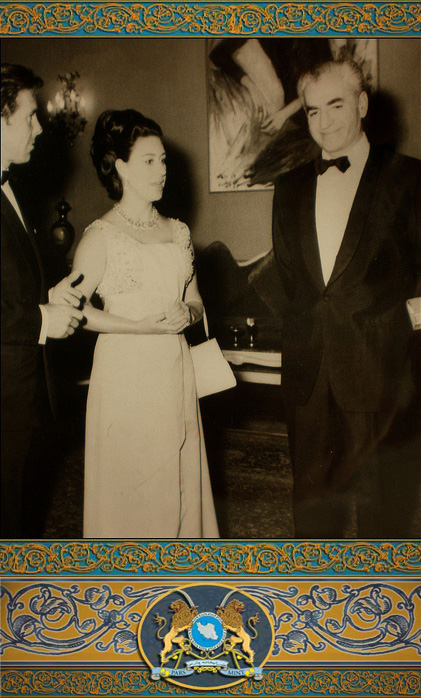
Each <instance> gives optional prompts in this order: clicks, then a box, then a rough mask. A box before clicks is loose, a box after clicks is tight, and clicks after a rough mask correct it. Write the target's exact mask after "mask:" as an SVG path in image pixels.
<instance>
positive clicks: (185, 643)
mask: <svg viewBox="0 0 421 698" xmlns="http://www.w3.org/2000/svg"><path fill="white" fill-rule="evenodd" d="M164 599H165V601H164V600H162V601H160V602H158V603H156V604H154V606H155V609H156V610H155V612H154V613H153V612H152V609H150V610H149V611H148V613H147V614H146V616H145V618H144V619H143V621H142V623H141V628H140V631H139V639H140V646H141V649H142V653H143V654H144V656H145V658H146V659H147V661H148V663H150V664H151V668H152V671H151V678H152V679H153V680H159V679H166V680H169V681H171V682H173V683H177V684H179V685H183V686H188V687H190V688H194V687H197V688H200V689H202V688H209V689H211V688H212V689H214V688H218V687H226V686H228V685H232V684H233V683H237V682H238V681H241V680H245V679H254V680H259V679H261V678H263V674H262V665H263V662H264V661H266V659H267V657H268V655H269V654H270V650H271V648H272V644H273V632H272V626H271V624H270V619H269V617H268V616H267V614H266V612H265V610H264V608H263V607H261V606H260V605H259V604H258V602H257V601H255V600H254V599H252V598H251V597H249V596H248V595H246V594H244V593H243V592H241V591H240V590H238V589H233V588H227V587H223V586H222V585H210V584H202V585H194V586H191V587H183V588H179V589H177V590H174V591H172V592H171V593H170V594H167V595H166V596H165V597H164ZM152 623H153V624H152ZM153 626H154V627H153ZM151 634H152V635H153V639H152V638H151ZM257 640H258V642H257V643H256V641H257ZM146 646H148V651H147V652H146ZM152 646H153V648H154V653H155V657H156V658H157V659H158V661H157V662H156V661H153V662H151V658H152V657H151V654H152V652H151V651H150V650H151V649H152ZM255 646H256V648H257V652H256V649H255ZM262 647H263V648H265V649H266V651H264V652H263V653H262ZM257 655H258V656H257ZM256 659H257V660H258V661H257V662H256Z"/></svg>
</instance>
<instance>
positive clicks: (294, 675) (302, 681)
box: [1, 668, 421, 698]
mask: <svg viewBox="0 0 421 698" xmlns="http://www.w3.org/2000/svg"><path fill="white" fill-rule="evenodd" d="M1 689H2V695H4V696H21V695H30V696H31V698H36V697H37V696H44V695H53V694H54V695H55V696H93V695H96V696H98V695H101V696H113V697H114V696H150V695H154V696H157V695H158V696H159V695H163V696H165V695H183V696H197V695H198V694H197V691H195V692H193V691H186V689H181V688H178V687H177V686H171V685H169V684H168V683H166V682H165V681H156V682H155V681H154V682H153V681H151V680H150V672H148V671H146V670H143V669H142V670H139V669H136V668H128V669H127V670H123V671H122V670H114V671H113V670H96V671H89V670H83V669H82V670H81V669H25V670H24V671H22V670H19V669H8V670H5V671H4V673H3V677H2V683H1ZM420 693H421V672H420V671H418V670H416V669H411V670H406V671H400V670H393V669H388V670H385V669H371V668H370V669H366V668H363V669H346V668H344V669H334V670H329V669H297V668H294V669H292V668H291V669H280V670H272V671H267V672H265V674H264V676H263V679H262V681H260V682H259V684H258V685H256V683H255V682H254V683H253V682H252V681H247V682H245V683H241V684H239V685H237V686H233V687H231V688H229V689H227V690H223V691H220V690H219V691H207V692H206V695H207V696H218V697H219V698H223V697H224V696H244V695H247V696H253V695H256V696H257V695H258V696H277V697H278V696H279V697H281V696H290V697H291V696H298V695H305V696H308V697H309V698H311V697H312V696H322V697H323V696H327V695H331V696H354V697H355V698H357V697H358V696H371V695H373V696H374V695H375V696H419V695H420Z"/></svg>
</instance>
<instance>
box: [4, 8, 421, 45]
mask: <svg viewBox="0 0 421 698" xmlns="http://www.w3.org/2000/svg"><path fill="white" fill-rule="evenodd" d="M420 31H421V4H420V3H411V2H393V3H390V2H388V3H384V2H371V3H367V2H338V1H336V2H323V3H317V2H295V3H292V2H268V3H266V2H254V3H253V2H235V1H234V2H231V3H229V4H225V3H223V2H219V3H218V2H209V3H208V2H201V1H200V0H199V1H198V2H195V3H178V2H137V3H133V2H60V3H59V2H40V3H35V2H28V3H25V2H19V3H15V2H13V3H9V2H1V3H0V35H2V36H21V37H22V36H31V37H36V36H38V37H40V36H44V37H52V36H67V37H68V36H98V37H99V36H100V37H108V36H111V37H112V36H114V37H146V36H160V37H168V36H186V37H190V36H200V37H205V36H227V35H228V36H239V35H248V36H274V35H277V36H290V35H292V34H295V35H297V34H298V35H300V34H305V35H306V36H320V35H331V36H341V35H347V36H358V37H364V36H373V35H374V34H375V33H376V32H377V34H379V35H382V36H419V35H420Z"/></svg>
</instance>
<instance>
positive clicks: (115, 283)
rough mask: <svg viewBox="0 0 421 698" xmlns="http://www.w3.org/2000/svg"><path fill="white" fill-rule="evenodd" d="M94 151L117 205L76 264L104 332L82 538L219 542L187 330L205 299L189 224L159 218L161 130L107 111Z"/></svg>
mask: <svg viewBox="0 0 421 698" xmlns="http://www.w3.org/2000/svg"><path fill="white" fill-rule="evenodd" d="M91 155H92V159H93V162H94V165H95V167H96V170H97V174H98V176H99V179H100V181H101V182H102V183H103V184H104V186H105V187H106V189H107V191H108V195H109V196H110V198H111V199H113V200H114V201H116V202H118V203H116V204H115V205H114V206H113V208H111V210H109V211H108V212H107V213H105V215H103V216H102V218H100V219H98V220H95V221H94V222H93V223H92V224H91V225H90V226H89V227H88V228H87V229H86V230H85V232H84V235H83V236H82V239H81V241H80V243H79V245H78V248H77V250H76V254H75V259H74V268H75V269H77V270H79V271H80V272H81V274H83V280H82V281H81V283H80V286H79V288H80V289H81V290H82V292H83V294H84V295H85V297H86V298H87V299H88V301H89V300H90V298H91V296H92V294H93V293H94V292H95V291H97V292H98V294H99V295H100V296H101V298H102V301H103V310H99V309H97V308H94V307H93V306H92V305H91V304H90V303H87V304H86V306H85V310H84V314H85V317H86V321H87V322H86V328H87V329H91V330H94V331H96V332H99V336H98V340H97V344H96V348H95V354H94V362H93V367H92V374H91V380H90V386H89V394H88V403H87V419H86V447H85V501H84V536H85V537H87V538H106V537H113V538H114V537H119V538H133V537H135V538H161V537H163V538H177V537H178V538H214V537H217V536H218V528H217V523H216V518H215V511H214V505H213V499H212V490H211V485H210V479H209V472H208V465H207V459H206V452H205V447H204V440H203V433H202V425H201V418H200V411H199V405H198V399H197V395H196V388H195V381H194V371H193V365H192V361H191V358H190V352H189V348H188V346H187V343H186V340H185V338H184V335H183V330H184V329H185V328H186V327H187V326H188V325H190V324H192V323H194V322H197V321H198V320H199V319H200V318H201V317H202V314H203V305H202V301H201V298H200V294H199V291H198V287H197V281H196V277H195V273H194V266H193V248H192V243H191V239H190V233H189V230H188V228H187V226H186V225H185V224H184V223H181V222H180V221H178V220H174V219H169V218H165V217H163V216H161V215H160V214H159V213H158V212H157V210H156V208H155V207H154V205H153V202H154V201H157V200H159V199H160V198H161V196H162V192H163V188H164V184H165V177H166V165H165V150H164V146H163V143H162V132H161V129H160V127H159V126H158V125H157V124H156V123H155V122H153V121H152V120H150V119H147V118H145V117H144V116H143V115H142V114H140V113H139V112H137V111H134V110H124V111H107V112H104V113H103V114H101V116H100V117H99V119H98V121H97V124H96V128H95V133H94V136H93V140H92V148H91Z"/></svg>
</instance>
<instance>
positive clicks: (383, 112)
mask: <svg viewBox="0 0 421 698" xmlns="http://www.w3.org/2000/svg"><path fill="white" fill-rule="evenodd" d="M369 98H370V106H369V110H368V114H367V117H366V119H365V122H364V127H365V131H366V133H367V137H368V140H369V141H370V143H372V144H373V145H386V146H390V147H391V148H394V149H395V150H399V144H400V142H401V141H402V138H403V136H404V135H405V134H404V132H403V131H404V128H403V124H402V115H401V112H400V110H399V105H398V103H397V102H396V100H395V99H394V98H393V96H392V95H391V94H389V93H388V92H382V91H381V90H379V91H377V92H373V93H372V94H370V95H369Z"/></svg>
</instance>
